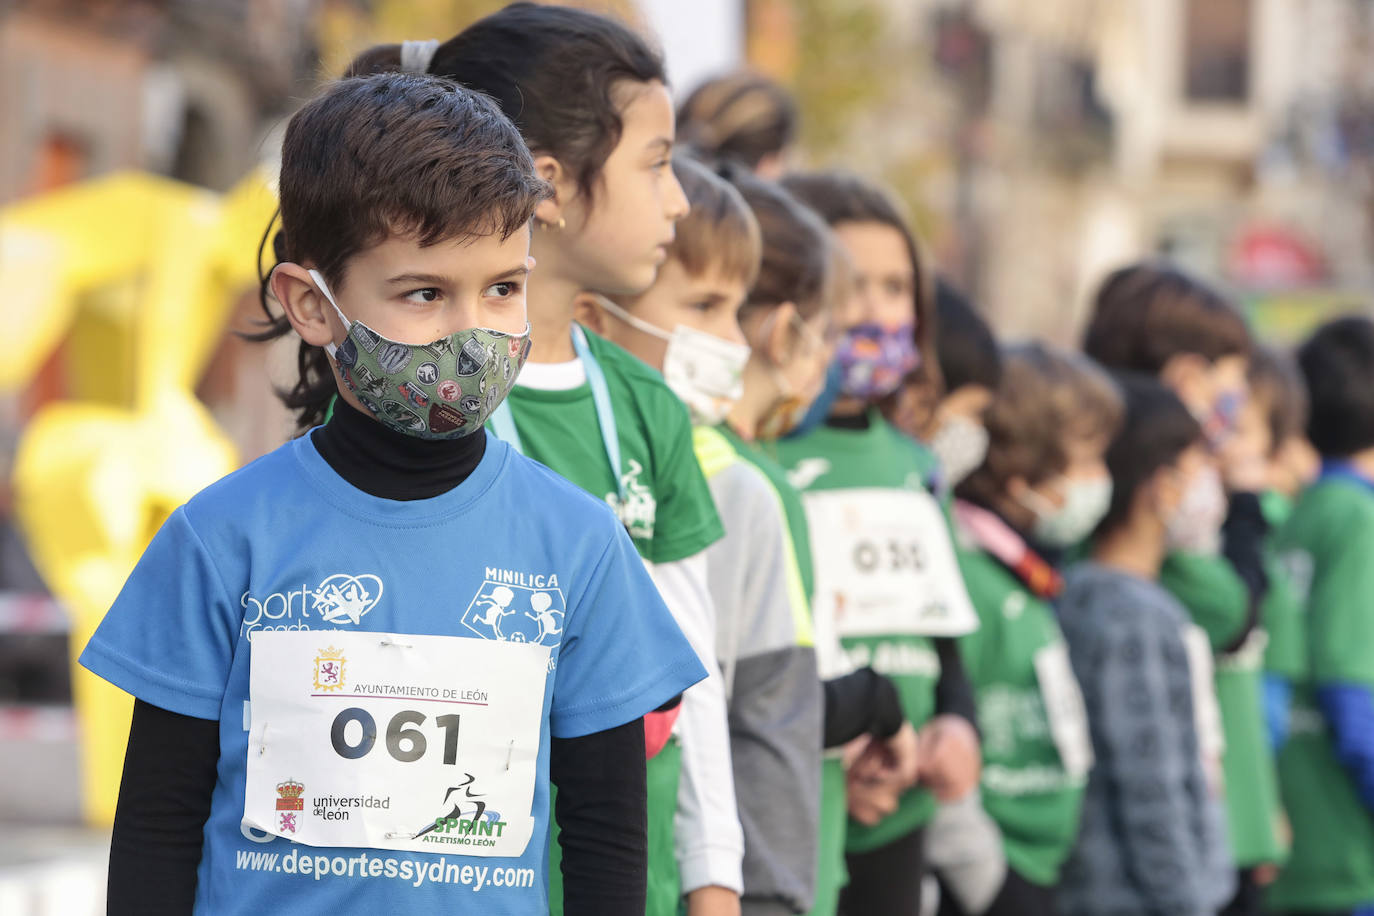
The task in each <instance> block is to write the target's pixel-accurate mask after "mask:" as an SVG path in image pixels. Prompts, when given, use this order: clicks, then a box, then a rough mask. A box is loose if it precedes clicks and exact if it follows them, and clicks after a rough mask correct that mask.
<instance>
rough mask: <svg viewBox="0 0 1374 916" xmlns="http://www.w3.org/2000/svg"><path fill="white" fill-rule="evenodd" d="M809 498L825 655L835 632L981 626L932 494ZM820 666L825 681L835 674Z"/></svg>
mask: <svg viewBox="0 0 1374 916" xmlns="http://www.w3.org/2000/svg"><path fill="white" fill-rule="evenodd" d="M805 501H806V518H807V522H808V524H809V525H810V529H811V547H812V554H813V561H814V562H813V566H814V567H815V573H816V595H815V601H814V602H813V610H814V614H815V617H816V629H817V636H818V639H817V651H818V653H819V652H820V650H821V645H822V644H821V640H820V638H819V637H820V636H821V635H822V634H825V633H827V631H829V630H831V629H832V628H833V632H834V633H835V635H836V636H837V637H846V636H889V635H912V636H961V635H963V634H965V633H971V632H972V631H974V630H976V629H978V617H977V615H976V614H975V613H974V610H973V604H972V602H971V601H969V597H968V591H967V590H966V589H965V588H964V580H963V577H962V576H961V575H960V573H959V565H958V562H957V561H956V560H955V556H954V547H953V545H952V544H951V543H950V534H949V526H948V525H946V524H945V517H944V515H943V514H942V513H941V512H940V506H939V504H938V503H937V502H936V501H935V499H934V497H932V496H931V495H930V494H929V493H925V492H921V491H917V490H911V491H903V490H892V489H886V488H883V489H879V488H872V489H845V490H819V491H813V492H810V493H807V494H806V497H805ZM820 661H821V665H822V676H829V675H828V673H827V671H826V667H827V662H826V660H825V659H820ZM831 667H832V670H833V669H834V665H833V664H832V666H831ZM839 667H841V668H842V667H843V666H842V665H839Z"/></svg>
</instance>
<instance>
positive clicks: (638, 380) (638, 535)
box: [506, 332, 725, 563]
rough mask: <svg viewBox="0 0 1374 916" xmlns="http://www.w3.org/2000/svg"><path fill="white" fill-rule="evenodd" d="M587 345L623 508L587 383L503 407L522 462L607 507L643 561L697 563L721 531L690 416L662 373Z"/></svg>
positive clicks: (607, 347)
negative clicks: (614, 444)
mask: <svg viewBox="0 0 1374 916" xmlns="http://www.w3.org/2000/svg"><path fill="white" fill-rule="evenodd" d="M587 345H588V349H589V350H590V351H591V354H592V356H594V357H595V358H596V361H597V362H598V363H599V364H600V366H601V370H602V372H603V373H604V374H605V376H606V387H607V388H608V389H609V390H610V394H611V406H612V409H613V412H614V414H615V423H616V434H617V438H618V439H619V441H620V461H621V467H620V469H619V472H618V473H619V476H620V482H621V483H622V484H623V486H624V490H625V499H624V500H622V499H621V498H620V495H619V491H618V488H617V486H616V476H615V475H614V474H612V471H611V468H610V466H609V464H608V463H607V458H606V448H605V445H604V443H603V441H602V438H601V428H600V426H599V425H598V421H597V416H596V406H595V404H594V402H593V400H592V390H591V386H590V385H588V384H586V383H585V382H584V383H583V384H581V385H579V386H577V387H576V388H568V389H564V390H558V391H548V390H543V389H535V388H526V387H522V386H517V387H516V388H515V389H514V390H513V391H511V393H510V395H509V396H508V397H507V399H506V400H507V402H508V403H509V404H510V407H511V414H512V416H513V417H514V419H515V428H516V430H517V431H518V432H519V433H520V441H521V444H522V445H523V447H524V451H525V454H526V455H527V456H528V457H530V458H533V459H535V460H536V461H540V462H542V463H544V464H546V465H548V466H549V467H550V468H552V469H553V470H555V471H557V472H558V473H559V474H562V475H563V476H564V477H566V478H568V480H570V481H572V482H573V483H575V484H577V485H578V486H579V487H581V488H582V489H584V490H586V491H588V492H589V493H591V494H593V495H594V496H597V497H600V498H602V499H605V500H606V502H607V503H608V504H609V505H610V506H611V508H613V509H615V510H616V512H617V513H618V514H619V515H620V520H621V521H622V522H624V524H625V527H626V529H627V530H628V531H629V532H630V537H631V538H632V539H633V540H634V544H635V548H636V549H637V550H638V551H639V553H640V556H642V557H644V559H646V560H649V561H650V562H652V563H671V562H673V561H675V560H682V559H685V558H687V557H690V556H695V555H696V554H698V553H700V552H701V551H703V550H705V549H706V548H707V547H709V546H710V545H711V544H713V543H715V542H716V541H717V540H719V539H720V538H721V537H722V536H724V534H725V531H724V529H723V528H722V527H721V524H720V517H719V516H718V515H717V514H716V507H715V503H714V502H712V500H711V491H710V488H708V487H707V485H706V479H705V478H704V477H703V476H702V473H701V468H700V466H699V465H698V464H697V460H696V455H695V453H694V452H693V450H692V423H691V420H690V419H689V418H688V416H687V408H685V407H684V406H683V405H682V402H681V401H680V400H678V397H677V395H675V394H673V392H672V390H671V389H670V388H669V387H668V386H667V384H665V383H664V381H663V377H662V376H661V375H659V373H657V372H655V371H654V370H653V369H651V368H649V367H648V366H646V365H645V364H644V363H643V362H641V361H640V360H639V359H637V358H635V357H634V356H632V355H631V354H630V353H628V352H627V351H625V350H623V349H621V348H620V347H618V346H616V345H615V344H613V343H610V342H609V341H606V340H603V339H601V338H600V337H597V336H596V335H595V334H592V333H590V332H588V333H587Z"/></svg>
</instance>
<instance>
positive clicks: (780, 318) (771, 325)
mask: <svg viewBox="0 0 1374 916" xmlns="http://www.w3.org/2000/svg"><path fill="white" fill-rule="evenodd" d="M796 317H797V306H796V305H795V304H794V303H791V302H784V303H783V304H782V305H779V306H778V307H777V308H775V309H773V311H772V312H771V313H770V315H769V320H768V321H767V322H766V323H765V325H764V330H765V331H767V334H768V336H767V337H765V338H764V339H763V352H764V355H765V356H767V357H768V361H769V362H770V363H772V364H773V365H775V366H781V365H783V364H784V363H786V362H787V361H788V360H789V359H790V358H791V357H792V349H793V337H792V322H793V320H794V319H796Z"/></svg>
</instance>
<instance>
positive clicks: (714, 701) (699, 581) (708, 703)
mask: <svg viewBox="0 0 1374 916" xmlns="http://www.w3.org/2000/svg"><path fill="white" fill-rule="evenodd" d="M645 566H646V567H648V570H649V575H650V576H651V577H652V578H653V580H654V584H655V585H656V586H658V590H659V594H660V595H662V597H663V601H664V603H665V604H667V605H668V609H669V610H670V611H671V612H672V614H673V617H674V619H676V620H677V624H678V626H679V627H680V628H681V629H682V632H683V635H685V636H686V637H687V641H688V642H690V643H691V644H692V648H693V649H695V650H696V652H697V655H698V656H699V657H700V659H701V662H702V664H703V665H704V666H705V667H706V670H707V671H708V672H709V674H708V676H707V678H706V680H704V681H701V682H700V683H698V684H696V685H694V686H693V687H691V688H690V689H689V690H687V692H686V693H684V694H683V696H682V711H681V712H680V713H679V715H678V724H677V730H678V735H679V738H680V739H681V742H682V777H681V780H680V781H679V783H678V795H677V817H676V819H675V822H674V835H675V846H676V850H677V861H678V871H679V872H680V874H681V877H682V892H683V893H684V894H686V893H690V892H691V891H694V890H697V889H698V888H702V887H708V886H711V885H717V886H720V887H727V888H730V889H731V890H734V891H736V892H743V890H744V876H743V866H742V862H743V859H744V831H743V830H742V829H741V827H740V822H739V812H738V810H737V809H736V806H735V781H734V774H733V770H732V767H731V761H730V727H729V722H728V719H727V716H726V708H725V685H724V679H723V678H722V677H721V673H720V665H719V664H718V663H717V661H716V619H715V607H714V605H713V604H712V602H711V593H710V590H709V588H708V586H707V578H706V554H705V553H704V552H702V553H698V554H696V555H694V556H691V557H687V558H685V559H682V560H677V561H675V562H672V563H659V564H650V563H647V562H646V563H645Z"/></svg>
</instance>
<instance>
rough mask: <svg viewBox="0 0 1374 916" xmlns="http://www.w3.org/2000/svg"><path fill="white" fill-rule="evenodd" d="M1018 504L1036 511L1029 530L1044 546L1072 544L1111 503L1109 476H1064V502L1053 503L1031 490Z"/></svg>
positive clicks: (1087, 533) (1101, 516)
mask: <svg viewBox="0 0 1374 916" xmlns="http://www.w3.org/2000/svg"><path fill="white" fill-rule="evenodd" d="M1021 504H1022V505H1024V506H1025V507H1026V508H1027V509H1029V510H1030V511H1031V512H1033V513H1035V524H1034V525H1033V526H1032V528H1031V534H1032V535H1033V536H1034V537H1035V540H1036V541H1037V542H1039V543H1041V544H1044V545H1045V546H1046V547H1072V546H1073V545H1074V544H1077V543H1078V542H1079V541H1081V540H1083V539H1084V538H1086V537H1087V536H1088V535H1090V534H1092V532H1093V529H1094V528H1096V527H1097V523H1098V522H1100V521H1102V519H1103V517H1104V516H1105V515H1106V514H1107V510H1108V509H1110V508H1111V505H1112V479H1111V478H1110V477H1107V476H1105V475H1104V476H1101V477H1090V478H1067V477H1066V478H1064V505H1062V506H1058V507H1056V506H1055V505H1054V504H1053V503H1051V502H1050V501H1049V500H1048V499H1046V498H1045V497H1043V496H1041V495H1040V494H1039V493H1037V492H1035V491H1034V490H1027V491H1026V492H1025V493H1024V494H1023V495H1022V497H1021Z"/></svg>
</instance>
